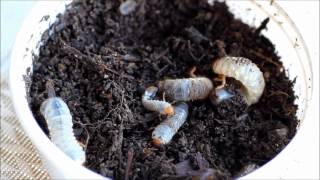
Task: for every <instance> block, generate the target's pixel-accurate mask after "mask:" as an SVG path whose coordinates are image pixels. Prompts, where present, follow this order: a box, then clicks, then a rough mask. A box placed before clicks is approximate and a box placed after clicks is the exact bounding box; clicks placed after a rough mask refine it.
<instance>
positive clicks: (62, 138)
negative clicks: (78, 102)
mask: <svg viewBox="0 0 320 180" xmlns="http://www.w3.org/2000/svg"><path fill="white" fill-rule="evenodd" d="M40 112H41V114H42V115H43V116H44V118H45V119H46V122H47V125H48V129H49V131H50V136H51V140H52V142H53V143H54V144H55V145H56V146H58V147H59V148H60V149H61V150H62V151H63V152H64V153H66V154H67V155H68V156H69V157H70V158H71V159H73V160H74V161H76V162H78V163H80V164H82V163H84V161H85V152H84V151H83V149H82V147H81V146H80V145H79V143H78V142H77V140H76V138H75V136H74V134H73V129H72V125H73V124H72V116H71V113H70V110H69V108H68V106H67V104H66V103H65V102H64V101H63V100H62V99H61V98H58V97H51V98H49V99H47V100H46V101H44V102H43V103H42V104H41V107H40Z"/></svg>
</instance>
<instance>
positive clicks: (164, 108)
mask: <svg viewBox="0 0 320 180" xmlns="http://www.w3.org/2000/svg"><path fill="white" fill-rule="evenodd" d="M157 91H158V88H157V87H154V86H150V87H148V88H147V89H146V90H145V92H144V94H143V95H142V104H143V106H144V107H145V108H146V109H148V110H150V111H156V112H159V113H160V114H164V115H173V114H174V109H173V106H172V105H171V104H170V103H168V102H166V101H159V100H153V98H154V97H155V95H156V93H157Z"/></svg>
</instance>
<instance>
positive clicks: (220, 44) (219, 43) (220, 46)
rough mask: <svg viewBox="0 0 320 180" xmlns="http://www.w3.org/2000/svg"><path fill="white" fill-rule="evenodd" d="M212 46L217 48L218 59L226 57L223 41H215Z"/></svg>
mask: <svg viewBox="0 0 320 180" xmlns="http://www.w3.org/2000/svg"><path fill="white" fill-rule="evenodd" d="M214 44H215V45H216V46H217V47H218V50H219V51H218V56H219V57H223V56H226V55H227V53H226V49H225V48H226V45H225V44H224V42H223V41H221V40H216V41H214Z"/></svg>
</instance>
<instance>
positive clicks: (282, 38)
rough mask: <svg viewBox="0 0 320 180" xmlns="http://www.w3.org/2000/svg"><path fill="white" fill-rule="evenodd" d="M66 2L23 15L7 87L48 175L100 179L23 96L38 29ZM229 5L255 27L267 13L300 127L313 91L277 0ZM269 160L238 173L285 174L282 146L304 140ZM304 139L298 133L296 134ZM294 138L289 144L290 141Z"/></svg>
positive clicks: (296, 38)
mask: <svg viewBox="0 0 320 180" xmlns="http://www.w3.org/2000/svg"><path fill="white" fill-rule="evenodd" d="M69 3H70V1H42V2H38V4H37V5H36V6H35V7H34V9H33V10H32V12H31V14H30V15H29V17H28V18H27V19H26V20H25V22H24V24H23V26H22V28H21V30H20V32H19V34H18V36H17V39H16V42H15V45H14V47H13V51H12V55H11V66H10V88H11V92H12V99H13V104H14V108H15V111H16V113H17V115H18V117H19V120H20V122H21V124H22V126H23V128H24V130H25V131H26V133H27V135H28V136H29V137H30V139H31V140H32V142H33V144H34V145H35V146H36V148H37V149H38V151H39V153H40V156H41V158H42V160H43V163H44V165H45V167H46V169H47V170H48V172H49V174H50V176H51V177H52V178H57V179H64V178H69V179H101V178H103V177H102V176H100V175H98V174H96V173H94V172H93V171H91V170H89V169H87V168H85V167H83V166H80V165H77V164H76V163H74V162H73V161H72V160H71V159H70V158H69V157H67V156H66V155H65V154H64V153H62V151H60V150H59V149H58V148H57V147H56V146H55V145H54V144H53V143H52V142H51V141H50V139H48V137H47V136H46V135H45V134H44V133H43V131H42V130H41V129H40V127H39V126H38V124H37V122H36V120H35V119H34V117H33V115H32V112H31V110H30V108H29V106H28V102H27V99H26V96H27V91H26V84H25V80H24V76H25V75H29V74H30V73H32V53H34V54H38V52H39V45H40V43H39V42H40V39H41V35H42V33H43V32H44V31H45V30H46V29H48V27H49V26H50V24H52V23H53V22H54V21H55V19H56V18H55V17H56V15H57V14H58V13H61V12H63V11H64V9H65V5H66V4H69ZM227 3H228V5H229V6H230V10H231V11H232V12H233V13H234V14H235V15H236V17H237V18H241V19H242V20H243V21H244V22H246V23H248V24H250V25H252V26H258V25H259V24H260V22H261V21H262V20H263V19H265V18H266V17H268V16H269V17H270V19H271V21H270V22H269V24H268V31H263V34H264V35H266V36H267V37H268V38H269V39H270V40H271V41H272V42H273V43H274V44H275V45H276V49H277V50H278V52H279V54H280V56H281V57H282V58H281V60H282V61H283V63H284V65H285V69H286V71H287V74H288V76H289V78H290V79H294V78H296V83H295V86H294V90H295V93H296V95H297V96H298V97H299V98H298V99H297V100H296V104H298V105H299V109H298V112H297V117H298V119H299V120H300V126H299V127H301V126H303V123H304V122H305V121H311V120H312V118H311V117H310V116H309V115H308V106H309V102H310V100H311V95H312V87H313V84H312V68H311V61H310V58H309V54H308V50H307V48H306V46H305V43H304V41H303V39H302V36H301V35H300V33H299V31H298V30H297V28H296V27H295V25H294V23H293V22H292V21H291V20H290V18H289V17H288V16H287V14H286V13H285V12H284V11H283V10H282V8H281V7H279V6H278V5H277V4H276V3H273V4H272V5H271V4H270V2H269V1H257V2H256V1H227ZM43 17H46V18H43ZM299 132H300V131H299V130H298V132H297V135H296V136H295V137H294V138H293V140H292V142H290V143H289V145H288V146H287V147H286V148H285V149H284V150H283V151H282V152H281V153H280V154H279V155H277V156H276V157H275V158H274V159H273V160H271V161H270V162H268V163H267V164H265V165H264V166H262V167H261V168H259V169H258V170H256V171H254V172H252V173H250V174H248V175H247V176H245V177H243V178H245V179H266V178H267V179H270V178H277V179H278V178H286V177H287V173H288V172H289V171H285V170H284V171H282V170H281V168H280V170H275V169H276V168H278V167H287V168H286V169H290V166H291V165H294V164H296V162H298V160H299V158H301V157H299V156H297V157H295V158H292V159H288V158H287V157H286V153H287V151H289V150H290V149H294V148H296V147H297V146H301V145H302V144H303V142H302V141H301V140H300V141H301V142H294V141H295V140H296V139H297V136H299V134H300V133H299ZM300 139H303V138H300ZM293 142H294V143H293Z"/></svg>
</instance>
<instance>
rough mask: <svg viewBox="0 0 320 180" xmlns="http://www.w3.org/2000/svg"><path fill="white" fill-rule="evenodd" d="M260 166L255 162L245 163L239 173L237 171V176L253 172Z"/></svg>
mask: <svg viewBox="0 0 320 180" xmlns="http://www.w3.org/2000/svg"><path fill="white" fill-rule="evenodd" d="M259 167H260V166H259V165H257V164H254V163H250V164H247V165H245V166H244V167H243V168H242V169H241V170H240V171H239V172H238V173H237V175H236V176H237V177H242V176H245V175H247V174H249V173H251V172H253V171H254V170H256V169H258V168H259Z"/></svg>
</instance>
